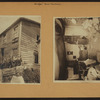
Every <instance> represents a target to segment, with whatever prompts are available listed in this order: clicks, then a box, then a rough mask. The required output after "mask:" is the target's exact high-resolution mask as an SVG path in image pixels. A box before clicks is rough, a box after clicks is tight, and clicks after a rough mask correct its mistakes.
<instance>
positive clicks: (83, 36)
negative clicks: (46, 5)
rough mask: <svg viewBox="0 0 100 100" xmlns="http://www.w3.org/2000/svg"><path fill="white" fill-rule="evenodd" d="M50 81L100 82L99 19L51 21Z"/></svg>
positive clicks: (84, 18) (82, 18) (83, 18)
mask: <svg viewBox="0 0 100 100" xmlns="http://www.w3.org/2000/svg"><path fill="white" fill-rule="evenodd" d="M53 28H54V80H56V81H57V80H59V81H61V80H64V81H65V80H66V81H71V82H72V81H73V82H74V81H77V82H78V81H81V82H82V81H96V82H97V81H98V82H99V80H100V17H70V18H67V17H62V18H59V17H58V18H54V27H53Z"/></svg>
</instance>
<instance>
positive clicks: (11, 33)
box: [0, 23, 20, 63]
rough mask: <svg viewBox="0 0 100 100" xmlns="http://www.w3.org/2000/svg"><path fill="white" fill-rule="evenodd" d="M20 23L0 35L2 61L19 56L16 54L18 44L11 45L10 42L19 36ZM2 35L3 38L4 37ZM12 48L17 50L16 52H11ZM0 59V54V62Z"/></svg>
mask: <svg viewBox="0 0 100 100" xmlns="http://www.w3.org/2000/svg"><path fill="white" fill-rule="evenodd" d="M16 26H17V29H16V30H14V28H15V27H16ZM19 26H20V23H17V24H15V25H14V26H13V27H12V28H10V29H9V30H8V31H6V32H5V33H3V34H1V36H0V51H1V48H4V59H7V58H9V57H11V56H17V55H18V54H19V52H18V48H19V46H18V42H19V41H18V42H16V43H12V40H13V39H14V38H16V37H18V36H19V32H20V27H19ZM4 34H6V35H5V37H4ZM4 38H5V42H3V39H4ZM14 48H17V50H13V49H14ZM1 59H2V55H1V52H0V60H1ZM0 63H1V62H0Z"/></svg>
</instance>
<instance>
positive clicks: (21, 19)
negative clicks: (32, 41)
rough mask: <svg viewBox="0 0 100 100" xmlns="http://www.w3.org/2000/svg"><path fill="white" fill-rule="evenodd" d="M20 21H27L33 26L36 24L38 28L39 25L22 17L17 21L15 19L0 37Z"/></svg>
mask: <svg viewBox="0 0 100 100" xmlns="http://www.w3.org/2000/svg"><path fill="white" fill-rule="evenodd" d="M20 21H28V22H31V23H34V24H37V25H38V26H39V27H40V23H38V22H36V21H33V20H30V19H28V18H24V17H20V18H19V19H17V20H16V21H15V22H14V23H13V24H12V25H10V26H9V27H8V28H7V29H6V30H4V31H3V32H2V33H1V34H0V35H2V34H3V33H5V32H7V31H8V30H9V29H10V28H12V27H13V26H14V25H15V24H17V23H18V22H20Z"/></svg>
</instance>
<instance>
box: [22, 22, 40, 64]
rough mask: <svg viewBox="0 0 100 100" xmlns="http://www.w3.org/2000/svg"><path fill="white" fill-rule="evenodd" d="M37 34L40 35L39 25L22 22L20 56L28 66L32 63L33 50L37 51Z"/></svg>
mask: <svg viewBox="0 0 100 100" xmlns="http://www.w3.org/2000/svg"><path fill="white" fill-rule="evenodd" d="M37 35H40V26H39V25H37V24H34V23H30V22H27V21H23V22H22V33H21V46H20V48H21V57H22V61H23V62H24V63H26V64H27V65H29V66H33V65H34V62H35V61H34V60H35V57H34V52H38V44H37V43H36V42H37Z"/></svg>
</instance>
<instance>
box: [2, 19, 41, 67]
mask: <svg viewBox="0 0 100 100" xmlns="http://www.w3.org/2000/svg"><path fill="white" fill-rule="evenodd" d="M12 57H13V59H16V58H19V57H20V58H21V59H22V62H21V64H26V65H27V66H30V67H32V66H35V65H36V66H37V65H38V66H39V65H40V59H39V58H40V23H38V22H35V21H33V20H30V19H27V18H23V17H20V18H19V19H18V20H17V21H15V22H14V23H13V24H12V25H11V26H10V27H8V28H7V29H6V30H5V31H3V32H2V33H1V34H0V64H2V63H4V62H5V61H7V59H9V58H12Z"/></svg>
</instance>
